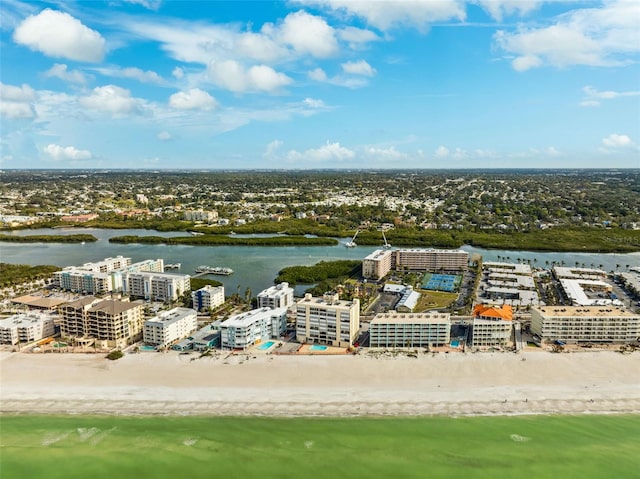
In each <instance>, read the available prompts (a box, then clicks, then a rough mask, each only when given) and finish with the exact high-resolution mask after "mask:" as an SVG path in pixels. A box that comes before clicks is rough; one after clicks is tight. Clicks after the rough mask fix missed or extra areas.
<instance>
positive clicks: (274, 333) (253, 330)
mask: <svg viewBox="0 0 640 479" xmlns="http://www.w3.org/2000/svg"><path fill="white" fill-rule="evenodd" d="M286 328H287V308H276V309H272V308H258V309H253V310H251V311H247V312H246V313H241V314H236V315H234V316H231V317H230V318H229V319H227V320H226V321H224V322H223V323H222V324H221V325H220V336H221V345H222V348H223V349H247V348H249V347H251V346H253V345H254V344H257V343H261V342H262V341H266V340H268V339H269V338H277V337H279V336H280V335H281V334H282V333H284V332H285V330H286Z"/></svg>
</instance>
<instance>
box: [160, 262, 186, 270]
mask: <svg viewBox="0 0 640 479" xmlns="http://www.w3.org/2000/svg"><path fill="white" fill-rule="evenodd" d="M181 266H182V263H169V264H165V265H164V269H180V267H181Z"/></svg>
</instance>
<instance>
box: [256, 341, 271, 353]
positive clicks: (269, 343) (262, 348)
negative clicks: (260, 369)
mask: <svg viewBox="0 0 640 479" xmlns="http://www.w3.org/2000/svg"><path fill="white" fill-rule="evenodd" d="M273 344H274V342H273V341H268V342H266V343H264V344H261V345H260V346H258V349H259V350H261V351H264V350H265V349H269V348H270V347H271V346H273Z"/></svg>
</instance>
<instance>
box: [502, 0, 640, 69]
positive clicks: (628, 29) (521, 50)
mask: <svg viewBox="0 0 640 479" xmlns="http://www.w3.org/2000/svg"><path fill="white" fill-rule="evenodd" d="M638 18H640V3H639V2H630V1H625V0H617V1H616V0H614V1H608V2H605V3H604V4H603V5H602V6H601V7H598V8H582V9H575V10H572V11H570V12H568V13H565V14H563V15H559V16H558V17H556V19H555V23H554V24H552V25H549V26H544V27H539V28H526V27H523V26H520V27H519V28H518V30H517V31H516V32H507V31H504V30H499V31H498V32H496V33H495V35H494V42H495V44H496V45H497V47H499V48H500V49H502V50H504V51H505V52H507V53H508V54H511V55H515V56H516V57H515V59H514V60H513V62H512V65H513V68H514V69H516V70H518V71H525V70H528V69H531V68H536V67H539V66H542V65H544V64H550V65H553V66H555V67H567V66H571V65H589V66H603V67H606V66H619V65H626V64H628V63H629V62H631V61H632V56H633V55H635V54H637V53H638V52H640V30H638V25H637V24H638Z"/></svg>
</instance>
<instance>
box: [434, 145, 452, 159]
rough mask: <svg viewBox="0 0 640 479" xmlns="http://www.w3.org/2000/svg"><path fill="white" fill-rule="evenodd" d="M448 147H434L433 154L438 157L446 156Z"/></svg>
mask: <svg viewBox="0 0 640 479" xmlns="http://www.w3.org/2000/svg"><path fill="white" fill-rule="evenodd" d="M449 153H450V152H449V148H447V147H446V146H442V145H440V146H439V147H438V148H436V151H435V155H436V157H438V158H446V157H447V156H449Z"/></svg>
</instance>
